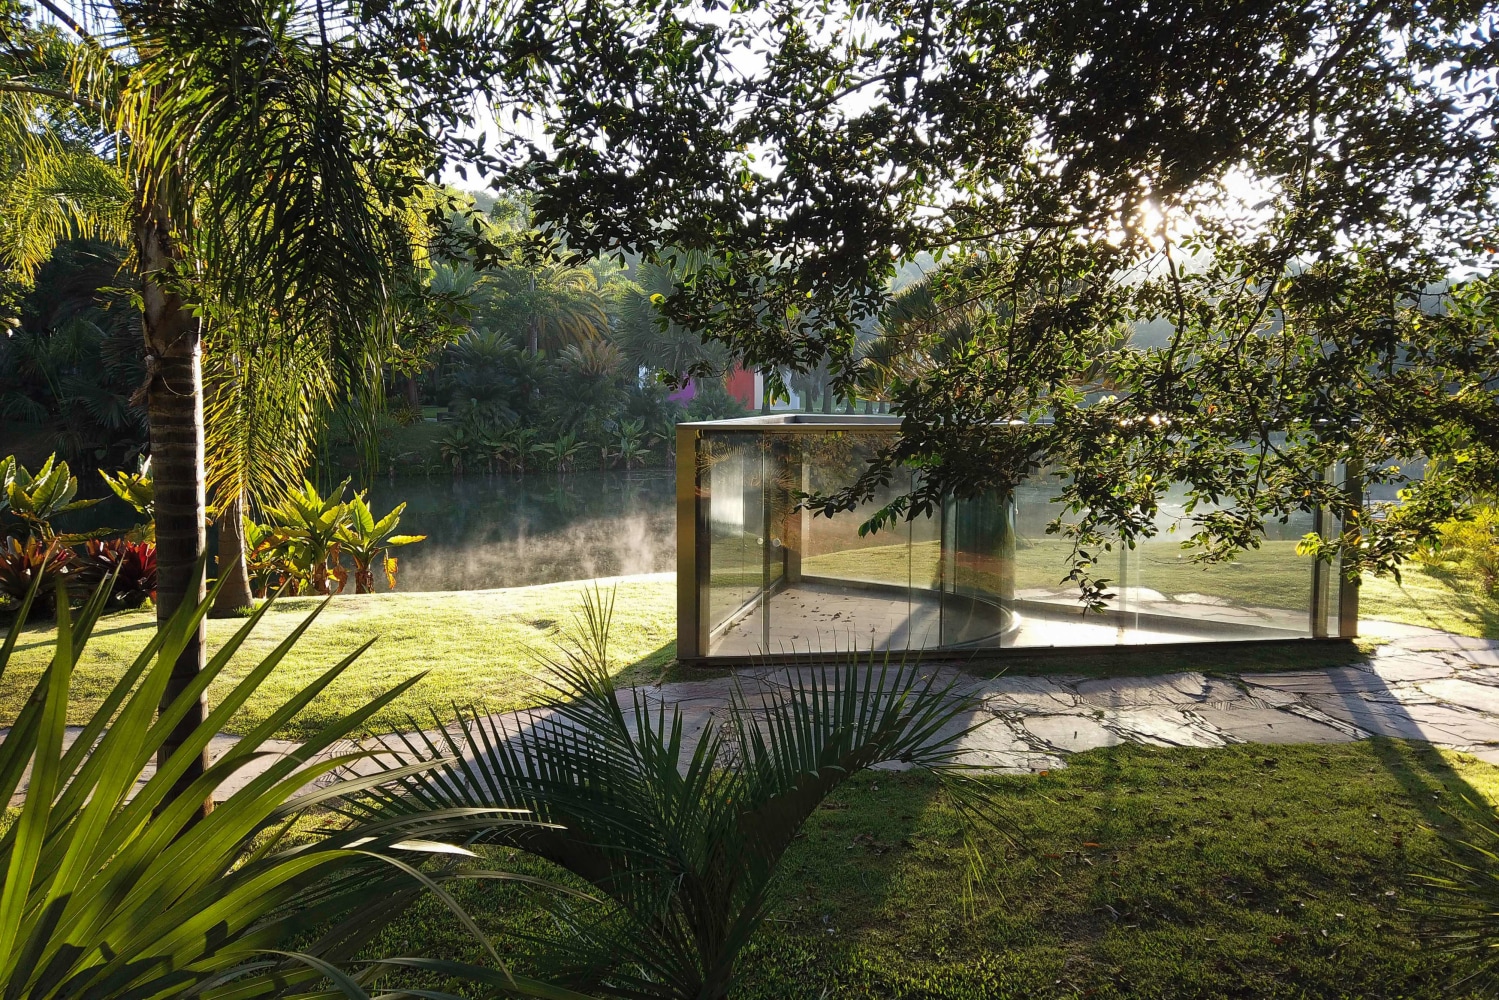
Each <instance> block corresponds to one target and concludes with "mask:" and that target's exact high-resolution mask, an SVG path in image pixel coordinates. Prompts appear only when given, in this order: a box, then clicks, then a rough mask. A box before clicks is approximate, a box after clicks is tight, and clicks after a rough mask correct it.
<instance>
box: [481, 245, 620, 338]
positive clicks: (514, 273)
mask: <svg viewBox="0 0 1499 1000" xmlns="http://www.w3.org/2000/svg"><path fill="white" fill-rule="evenodd" d="M485 286H488V290H489V291H490V292H491V294H492V296H493V297H492V298H491V299H490V302H489V303H488V304H487V308H485V312H486V313H487V315H486V316H485V319H486V322H488V323H489V324H490V325H494V326H500V327H506V326H508V327H510V328H512V329H519V330H523V331H525V342H526V350H528V351H529V352H530V353H532V354H535V353H536V352H537V351H538V350H545V351H551V352H554V353H555V352H557V351H560V350H562V349H563V348H564V347H568V346H571V345H575V344H584V343H588V342H590V341H595V340H602V339H603V338H604V337H605V335H606V334H607V333H608V331H609V311H608V303H607V302H605V300H604V297H603V295H602V294H600V290H599V282H598V275H596V274H595V273H594V271H593V270H592V269H591V268H588V267H580V266H578V265H576V264H573V263H571V262H570V261H568V260H565V259H563V260H554V261H550V262H548V263H544V264H536V265H529V264H526V263H524V262H516V263H514V264H512V265H510V266H508V267H504V268H501V269H499V270H498V271H496V272H494V273H493V274H489V275H486V276H485V277H484V279H483V280H482V281H481V282H480V287H481V288H484V287H485ZM490 317H493V318H492V319H491V318H490Z"/></svg>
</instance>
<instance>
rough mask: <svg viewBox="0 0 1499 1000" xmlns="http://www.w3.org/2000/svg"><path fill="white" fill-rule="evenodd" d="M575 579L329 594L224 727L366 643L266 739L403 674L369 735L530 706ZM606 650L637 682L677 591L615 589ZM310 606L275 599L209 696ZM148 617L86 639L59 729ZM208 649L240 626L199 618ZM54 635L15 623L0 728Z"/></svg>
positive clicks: (148, 624)
mask: <svg viewBox="0 0 1499 1000" xmlns="http://www.w3.org/2000/svg"><path fill="white" fill-rule="evenodd" d="M583 588H584V584H582V583H560V584H550V585H547V586H541V587H518V588H514V589H510V590H481V591H465V592H462V593H406V594H402V593H395V594H370V595H364V596H359V597H354V596H343V597H334V598H333V599H332V600H331V602H330V603H329V606H328V608H327V609H326V610H325V611H323V613H322V615H321V616H320V617H319V618H318V620H317V622H316V623H314V625H313V626H312V628H310V629H309V630H308V632H307V634H306V635H304V636H303V637H302V640H301V641H300V642H299V643H298V644H297V646H296V647H295V648H294V649H293V650H292V652H291V653H290V654H289V655H288V656H287V658H286V660H285V661H284V662H283V663H282V664H281V665H280V666H279V667H277V668H276V670H275V671H274V672H273V673H272V674H271V676H270V677H269V678H268V679H267V681H266V683H265V684H264V685H263V686H262V687H261V689H260V691H259V693H258V694H257V696H256V697H255V698H254V699H252V700H251V701H250V702H249V703H248V704H247V705H246V707H245V708H244V709H242V710H241V711H240V712H239V713H238V714H237V715H235V716H234V718H233V719H232V720H231V722H230V724H229V726H228V727H227V730H228V731H229V732H232V733H242V732H245V731H247V730H248V729H249V728H250V727H252V726H253V725H255V724H256V723H257V722H259V721H260V720H261V719H263V718H264V717H265V716H266V715H267V714H269V713H270V712H271V711H272V710H273V709H274V708H275V707H276V706H278V705H280V704H282V703H283V702H284V701H285V700H286V699H287V698H288V697H289V696H290V695H291V694H292V693H293V692H295V691H297V690H299V689H300V688H302V687H303V686H305V685H306V684H307V683H308V682H309V681H310V680H311V679H313V678H314V677H316V676H317V675H318V674H320V673H321V672H322V671H324V670H326V669H327V668H328V667H330V666H332V665H333V664H334V663H337V662H338V661H339V660H340V659H342V658H343V657H344V656H346V655H348V654H349V653H350V652H352V651H353V650H354V649H355V648H357V647H358V646H359V645H360V644H361V643H363V642H365V641H367V640H369V639H375V640H376V641H375V644H374V645H373V646H372V647H371V648H370V649H369V650H367V651H366V652H365V653H364V655H363V656H362V657H360V659H359V661H358V662H357V663H356V664H355V665H354V666H353V667H351V668H350V669H349V670H348V671H347V672H346V673H345V674H344V675H343V676H342V677H340V678H339V679H338V680H337V681H335V682H334V683H333V684H332V685H331V686H330V687H329V688H328V690H327V691H325V692H324V693H323V694H322V695H321V696H319V697H318V698H317V699H316V700H315V701H313V703H312V704H311V705H309V706H308V708H307V710H306V711H305V712H303V713H302V715H301V716H300V717H299V718H298V719H297V720H296V721H294V722H293V724H292V725H291V726H289V727H288V728H287V729H286V730H284V731H283V732H281V733H280V734H279V735H281V736H283V737H285V738H289V739H295V738H299V737H303V736H306V735H308V734H309V733H310V732H312V731H314V730H315V729H317V728H319V727H320V726H321V725H323V724H326V723H327V722H328V721H330V720H331V719H332V718H333V717H334V716H335V715H336V714H340V713H343V712H347V711H349V710H351V709H353V708H355V707H357V706H359V705H362V704H364V703H365V702H367V701H369V700H370V699H371V698H373V697H374V696H376V695H377V694H379V693H380V692H382V691H384V690H386V689H388V688H389V687H391V686H393V685H394V684H396V683H398V682H400V681H401V680H404V679H405V678H407V677H410V676H411V675H413V674H415V673H418V672H421V671H424V670H425V671H427V672H428V673H427V676H426V678H425V679H424V680H423V681H422V682H421V683H420V684H418V685H416V687H415V688H413V689H412V690H411V691H409V692H408V693H407V694H406V695H405V696H403V697H402V699H401V700H399V701H397V702H396V703H395V704H394V705H392V706H391V707H390V708H389V709H387V710H386V711H385V712H383V713H382V714H381V715H379V716H377V717H376V718H375V719H373V720H372V721H371V725H372V726H374V727H375V728H377V729H378V728H381V727H386V728H394V727H401V728H409V727H408V726H407V725H406V716H407V713H408V712H409V713H415V714H418V715H420V716H422V717H423V718H424V719H425V718H426V717H427V716H426V712H427V709H429V708H432V709H435V710H436V711H437V712H438V713H439V714H440V715H443V716H447V715H449V714H451V705H452V703H453V702H458V703H460V704H468V703H474V702H482V703H484V704H486V705H488V706H489V707H490V708H491V709H494V710H497V711H500V710H506V709H512V708H518V707H522V706H526V705H533V704H536V703H537V701H538V698H539V697H540V695H541V692H542V686H543V685H542V682H541V681H540V680H539V679H538V676H537V675H538V673H539V671H538V669H537V667H536V665H535V661H534V660H533V659H532V658H531V656H530V653H529V652H528V651H529V650H540V651H543V652H547V651H550V650H551V649H552V648H553V641H552V640H553V639H554V638H555V637H556V636H557V635H558V632H559V629H560V628H561V627H562V626H565V625H567V624H569V623H570V622H571V620H572V615H573V613H574V612H575V611H577V610H578V608H579V607H580V606H581V595H582V592H583ZM615 600H616V605H615V608H616V613H615V622H614V625H615V627H614V632H613V635H612V639H613V642H612V644H611V650H612V652H613V654H614V657H615V661H616V663H617V664H618V666H619V672H620V673H621V674H622V675H623V676H624V678H625V679H626V681H629V682H637V681H641V680H650V679H654V678H655V677H656V676H658V675H659V674H660V673H661V671H662V670H663V668H664V667H665V666H666V665H667V664H669V663H670V662H671V661H672V659H673V657H674V655H675V648H676V643H675V639H676V588H675V586H674V585H673V584H672V582H671V581H670V580H666V581H662V580H625V581H623V582H621V583H620V584H619V585H618V588H617V590H616V598H615ZM317 604H318V601H317V599H315V598H287V599H283V600H281V601H278V602H276V604H275V605H274V606H273V607H272V609H271V611H270V612H269V613H268V614H267V615H266V617H265V618H264V619H263V620H262V621H261V623H260V626H259V627H258V628H257V629H256V631H255V633H254V634H253V635H251V637H250V639H249V641H248V642H246V644H245V646H244V648H242V649H241V650H240V651H239V653H237V654H236V655H235V658H234V660H233V661H231V663H230V664H229V666H228V667H227V668H226V669H225V671H224V673H223V674H222V675H221V676H220V677H219V678H218V680H216V681H215V683H214V686H213V687H212V688H211V689H210V691H209V698H210V700H213V698H214V697H215V696H216V695H218V694H219V693H221V692H223V691H225V690H227V688H228V686H229V685H231V684H233V683H234V682H236V681H237V680H239V679H240V678H241V677H243V676H244V674H245V673H246V671H247V670H248V669H249V668H250V667H252V666H253V665H254V664H255V663H258V662H259V661H260V660H261V659H262V658H263V657H264V655H265V654H266V653H268V652H269V651H270V650H271V649H273V648H274V647H275V645H276V644H277V643H279V642H280V641H281V640H282V639H283V638H285V637H286V635H287V633H289V632H290V631H291V630H292V629H293V628H295V627H296V626H297V624H299V623H300V622H301V621H302V620H303V618H305V617H306V615H307V614H308V613H309V612H311V611H312V610H313V609H314V608H315V607H316V606H317ZM154 625H155V616H154V613H152V612H149V611H139V612H124V613H120V614H113V615H109V616H106V617H105V618H104V619H103V620H102V621H101V622H100V623H99V626H98V628H97V629H96V630H95V632H94V637H93V638H92V640H90V642H89V645H88V647H87V649H86V650H85V652H84V655H83V658H82V659H81V660H80V662H79V664H78V668H77V671H76V673H75V675H74V680H73V693H72V695H71V697H70V699H69V704H68V721H69V722H70V723H74V724H82V723H83V722H85V721H86V720H87V719H88V717H89V715H90V713H92V712H93V711H94V709H95V707H96V706H98V704H99V702H100V701H101V700H102V699H103V697H104V696H105V695H106V694H107V693H108V691H109V688H110V686H111V685H113V683H114V682H115V680H116V679H117V678H118V677H119V675H120V671H121V670H122V669H123V667H124V666H125V665H126V664H128V663H129V662H130V660H132V659H133V658H134V657H135V655H136V654H137V653H138V652H139V651H140V650H141V648H142V647H144V645H145V644H146V641H147V639H148V638H149V636H150V634H151V630H152V629H153V628H154ZM208 625H209V628H208V637H209V648H210V649H217V648H218V647H219V646H220V645H221V644H222V643H223V641H224V639H225V638H226V637H227V636H229V635H232V634H233V632H234V631H235V630H236V629H238V628H239V627H241V626H242V625H244V620H243V619H225V620H213V621H210V622H209V623H208ZM54 634H55V633H54V630H52V629H50V628H32V629H28V630H27V631H26V632H25V633H23V634H22V636H21V641H20V644H19V645H18V647H17V649H16V652H15V654H14V656H13V657H12V659H11V663H10V667H9V669H7V670H6V672H5V675H4V677H0V725H8V724H9V722H10V720H12V719H14V718H15V716H16V712H17V711H18V710H19V709H20V706H21V704H22V703H23V701H24V700H25V698H26V696H27V695H28V694H29V693H30V692H31V689H32V687H33V686H34V685H35V684H36V681H37V678H38V677H39V676H40V675H41V671H42V670H43V669H44V668H45V666H46V664H47V662H48V658H49V657H50V655H51V646H52V637H53V635H54Z"/></svg>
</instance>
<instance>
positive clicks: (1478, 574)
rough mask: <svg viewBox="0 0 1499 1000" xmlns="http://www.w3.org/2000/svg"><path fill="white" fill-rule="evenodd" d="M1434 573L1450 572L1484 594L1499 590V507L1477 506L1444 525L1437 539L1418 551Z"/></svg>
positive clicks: (1418, 558)
mask: <svg viewBox="0 0 1499 1000" xmlns="http://www.w3.org/2000/svg"><path fill="white" fill-rule="evenodd" d="M1416 559H1417V561H1419V562H1420V563H1422V564H1423V565H1424V566H1426V567H1427V569H1428V570H1429V571H1431V572H1433V573H1438V574H1450V575H1452V576H1454V577H1456V578H1458V579H1459V580H1460V581H1461V582H1462V583H1463V584H1466V585H1473V584H1476V585H1477V586H1478V587H1480V588H1482V590H1483V591H1484V593H1487V594H1495V593H1499V507H1495V506H1494V505H1493V504H1489V505H1487V506H1483V507H1477V508H1475V509H1474V510H1473V511H1472V514H1471V516H1470V517H1467V518H1464V519H1462V520H1454V521H1448V522H1446V523H1445V524H1443V525H1441V526H1440V528H1439V530H1438V534H1437V536H1436V538H1434V539H1433V540H1432V541H1431V542H1430V543H1428V544H1427V545H1425V546H1423V547H1422V548H1420V549H1418V550H1417V551H1416Z"/></svg>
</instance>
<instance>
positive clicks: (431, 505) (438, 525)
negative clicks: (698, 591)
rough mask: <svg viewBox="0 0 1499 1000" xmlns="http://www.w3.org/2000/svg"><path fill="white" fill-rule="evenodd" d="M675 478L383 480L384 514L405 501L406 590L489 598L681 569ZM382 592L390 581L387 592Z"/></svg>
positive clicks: (380, 506) (651, 473) (656, 473)
mask: <svg viewBox="0 0 1499 1000" xmlns="http://www.w3.org/2000/svg"><path fill="white" fill-rule="evenodd" d="M675 495H676V494H675V478H674V475H673V473H672V471H671V470H666V469H659V470H657V469H652V470H643V471H638V472H619V471H615V472H575V473H571V474H568V475H561V476H559V475H554V474H537V475H530V476H494V477H488V476H470V477H466V478H463V479H448V478H447V477H441V478H436V477H434V478H432V479H397V480H396V481H395V482H394V483H390V482H387V481H383V480H382V481H380V482H379V483H377V484H376V485H374V486H372V487H371V489H370V502H371V504H372V505H373V507H374V508H375V512H376V514H377V515H380V514H384V513H385V512H386V511H387V510H389V509H390V508H391V507H392V506H393V505H394V504H396V503H399V502H401V501H403V500H404V501H405V502H406V512H405V513H404V514H403V515H402V517H401V527H400V529H399V530H400V532H401V533H402V534H418V535H426V536H427V540H426V541H424V542H419V543H417V544H415V545H410V546H406V547H405V548H401V549H396V550H394V551H393V553H392V554H393V555H395V556H396V557H397V558H398V559H400V561H401V562H400V579H399V581H398V583H399V586H398V589H400V590H483V589H488V588H491V587H524V586H528V585H530V584H536V583H555V582H559V581H563V580H588V579H593V578H594V577H601V576H621V575H625V574H631V573H660V572H667V571H671V570H674V569H675V568H676V553H677V547H676V546H677V531H676V507H675ZM379 586H380V587H381V588H382V589H383V588H384V583H383V581H382V582H381V583H380V584H379Z"/></svg>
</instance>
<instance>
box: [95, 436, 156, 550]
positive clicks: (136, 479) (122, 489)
mask: <svg viewBox="0 0 1499 1000" xmlns="http://www.w3.org/2000/svg"><path fill="white" fill-rule="evenodd" d="M99 475H100V476H101V477H102V478H103V479H104V483H105V485H107V486H108V487H109V488H110V489H111V490H113V491H114V494H115V496H117V497H119V498H120V499H121V500H123V501H125V502H126V503H128V504H129V505H130V506H132V507H134V508H135V512H136V513H137V514H140V515H141V516H142V517H144V518H145V519H146V520H145V523H144V524H139V525H136V527H135V530H134V532H132V534H134V535H136V536H137V538H136V540H137V541H142V542H154V541H155V540H156V477H155V475H154V474H153V473H152V472H151V456H149V455H145V456H143V457H142V458H141V460H140V463H139V464H138V465H137V466H136V467H135V471H134V472H126V471H121V472H117V473H115V474H114V475H113V476H111V475H110V474H109V473H107V472H105V471H104V470H103V469H100V470H99Z"/></svg>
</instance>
